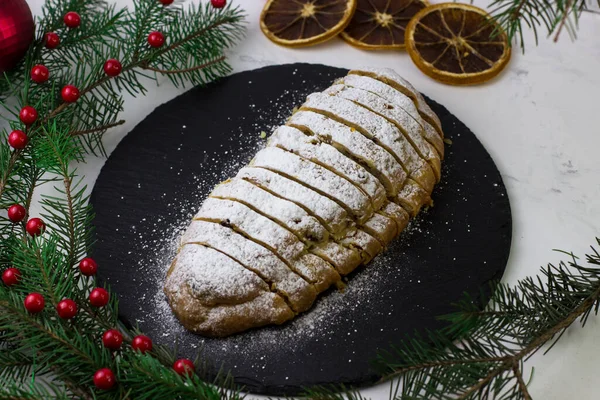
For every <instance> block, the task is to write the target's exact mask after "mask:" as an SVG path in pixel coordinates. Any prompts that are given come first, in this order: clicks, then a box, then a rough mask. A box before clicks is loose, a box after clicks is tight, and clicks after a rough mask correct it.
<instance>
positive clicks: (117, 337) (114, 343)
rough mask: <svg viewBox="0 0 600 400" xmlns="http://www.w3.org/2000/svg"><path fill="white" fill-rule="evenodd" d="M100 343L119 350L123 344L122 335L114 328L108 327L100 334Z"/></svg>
mask: <svg viewBox="0 0 600 400" xmlns="http://www.w3.org/2000/svg"><path fill="white" fill-rule="evenodd" d="M102 344H103V345H104V347H106V348H107V349H111V350H119V349H120V348H121V345H122V344H123V335H122V334H121V332H119V331H118V330H116V329H109V330H107V331H106V332H104V334H103V335H102Z"/></svg>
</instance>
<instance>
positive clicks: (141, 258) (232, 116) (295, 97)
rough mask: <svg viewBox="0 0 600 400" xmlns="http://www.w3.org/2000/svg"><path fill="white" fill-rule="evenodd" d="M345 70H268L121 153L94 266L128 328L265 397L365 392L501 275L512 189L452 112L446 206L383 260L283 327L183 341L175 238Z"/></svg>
mask: <svg viewBox="0 0 600 400" xmlns="http://www.w3.org/2000/svg"><path fill="white" fill-rule="evenodd" d="M346 72H347V71H345V70H342V69H337V68H332V67H327V66H322V65H309V64H293V65H281V66H273V67H266V68H262V69H259V70H254V71H248V72H243V73H239V74H235V75H232V76H230V77H228V78H226V79H222V80H220V81H219V82H217V83H214V84H211V85H209V86H207V87H204V88H195V89H192V90H190V91H189V92H187V93H185V94H183V95H181V96H179V97H178V98H176V99H174V100H172V101H170V102H168V103H167V104H164V105H162V106H160V107H158V108H157V109H156V110H155V111H154V112H152V113H151V114H150V115H149V116H148V117H147V118H146V119H145V120H144V121H142V122H141V123H140V124H139V125H138V126H137V127H135V129H133V131H131V132H130V133H129V134H128V135H127V136H126V137H125V138H124V139H123V141H122V142H121V143H120V144H119V145H118V147H117V148H116V149H115V151H114V152H113V153H112V155H111V156H110V158H109V159H108V161H107V162H106V165H105V166H104V168H103V169H102V172H101V173H100V176H99V178H98V181H97V182H96V185H95V187H94V191H93V195H92V204H93V206H94V208H95V211H96V219H95V226H96V235H97V244H96V246H95V252H94V255H93V256H94V257H95V258H96V260H97V261H98V263H99V265H100V278H101V279H102V280H104V281H106V282H108V283H109V284H110V285H111V287H112V289H113V291H114V292H115V293H116V294H117V295H118V297H119V300H120V315H121V317H122V319H123V320H124V321H125V322H126V323H130V324H133V325H135V324H138V325H139V327H140V328H141V329H142V331H144V332H145V333H146V334H147V335H149V336H150V337H151V338H152V339H153V340H154V341H155V342H156V343H162V344H166V345H169V346H173V345H174V344H175V342H178V348H179V353H180V355H181V356H184V357H188V358H192V359H193V358H194V357H195V356H196V355H197V353H198V351H199V350H200V349H201V348H202V349H203V353H202V359H203V360H204V361H206V362H207V363H208V372H209V374H211V373H215V372H216V371H217V370H218V369H219V368H220V367H221V366H223V368H224V369H225V370H229V371H231V373H232V374H233V376H234V377H235V378H236V381H237V382H238V383H239V384H243V385H245V386H246V388H247V390H249V391H251V392H255V393H264V394H271V395H281V394H287V395H292V394H296V393H298V392H299V391H301V388H302V387H306V386H310V385H314V384H329V383H344V384H347V385H348V384H349V385H357V386H361V385H366V384H370V383H373V382H374V381H376V380H377V378H378V375H377V373H376V372H375V371H374V370H373V369H372V368H371V366H370V361H372V360H373V358H374V357H375V356H376V354H377V352H378V350H380V349H386V348H388V347H389V344H390V343H393V342H397V341H398V340H399V339H400V338H402V337H403V336H404V335H405V334H408V333H411V332H413V331H414V330H415V329H417V330H419V329H426V328H427V329H435V328H437V327H439V326H440V323H439V322H438V321H437V320H436V318H435V317H436V316H439V315H442V314H445V313H448V312H449V311H451V310H452V308H451V306H450V304H451V303H452V302H454V301H456V300H457V299H459V298H460V296H461V294H462V293H463V292H469V293H472V294H477V293H479V288H480V287H481V286H482V285H484V284H486V282H488V281H489V280H491V279H495V278H500V277H501V276H502V274H503V272H504V268H505V266H506V262H507V259H508V254H509V250H510V242H511V228H512V223H511V213H510V205H509V201H508V197H507V194H506V190H505V187H504V185H503V183H502V179H501V177H500V174H499V172H498V170H497V169H496V166H495V165H494V162H493V161H492V159H491V158H490V156H489V154H488V153H487V152H486V150H485V149H484V148H483V146H482V145H481V143H480V142H479V141H478V140H477V138H476V137H475V135H474V134H473V133H472V132H471V131H470V130H469V129H468V128H467V127H466V126H465V125H464V124H463V123H461V122H460V121H459V120H458V119H457V118H456V117H454V116H453V115H452V114H450V113H449V112H448V110H446V109H445V108H444V107H443V106H441V105H439V104H437V103H435V102H434V101H430V104H431V106H432V108H433V109H434V111H436V112H437V114H438V115H439V116H440V118H441V120H442V123H443V126H444V130H445V133H446V137H447V138H450V139H451V140H452V142H453V144H452V145H449V146H447V152H446V159H445V162H444V169H443V173H444V178H443V179H442V182H441V183H440V184H439V186H438V187H437V188H436V189H435V192H434V194H433V198H434V200H435V207H433V208H432V209H431V210H429V211H427V212H425V213H422V215H421V216H420V217H419V218H418V220H416V221H414V223H412V224H411V226H410V227H409V229H408V230H407V231H406V232H404V233H403V235H402V236H401V238H400V239H398V240H397V241H396V243H395V244H394V245H393V246H392V247H391V248H390V249H388V251H387V252H386V253H385V254H384V255H383V256H381V257H380V258H379V259H377V260H376V262H374V263H373V264H371V265H369V266H368V267H366V268H364V269H363V270H361V271H358V272H357V273H355V274H354V276H352V277H351V279H350V282H349V287H348V289H347V291H346V292H345V293H344V294H343V295H342V294H340V293H339V292H334V291H332V292H329V293H327V294H326V295H325V296H324V297H323V298H321V299H320V301H319V302H318V303H317V305H316V307H315V308H314V309H313V310H312V311H311V312H309V313H306V314H305V315H302V316H300V317H299V318H297V319H296V320H295V321H293V322H292V323H290V324H287V325H285V326H283V327H269V328H263V329H257V330H254V331H250V332H246V333H242V334H239V335H236V336H233V337H230V338H225V339H204V338H202V337H200V336H197V335H194V334H191V333H188V332H186V331H185V330H184V329H182V328H181V326H180V325H179V323H178V322H177V320H176V319H174V318H173V317H172V315H171V313H170V310H169V308H168V305H167V304H166V302H165V300H164V296H163V295H162V292H161V285H162V281H163V278H164V274H165V271H166V268H167V266H168V264H169V262H170V260H171V258H172V256H173V254H174V251H175V248H176V242H177V240H176V239H177V235H178V234H179V233H181V229H183V228H185V226H186V225H187V223H188V221H189V219H190V218H191V217H192V215H193V214H194V213H195V212H196V211H197V208H198V206H199V204H200V203H201V201H202V199H204V198H205V196H206V195H207V194H208V192H209V191H210V189H211V188H212V187H213V186H214V185H215V184H217V183H218V182H219V181H220V180H222V179H224V178H226V177H228V176H232V175H233V174H234V173H235V172H236V171H237V170H238V169H239V168H240V167H241V166H242V165H243V164H245V163H246V162H248V161H249V160H250V159H251V157H252V155H253V154H254V153H255V152H256V149H257V148H258V147H259V146H260V145H261V143H263V142H264V140H262V139H260V137H259V136H260V133H261V131H266V132H268V133H270V131H271V129H272V127H273V126H276V125H278V124H281V123H282V122H284V120H285V119H286V118H287V117H288V116H289V115H290V113H291V109H292V108H293V107H294V106H296V105H299V104H301V103H302V102H303V99H304V98H305V97H306V95H307V94H309V93H311V92H313V91H318V90H322V89H324V88H326V87H327V86H328V85H330V84H331V82H332V81H333V80H334V79H335V78H337V77H340V76H343V75H345V74H346Z"/></svg>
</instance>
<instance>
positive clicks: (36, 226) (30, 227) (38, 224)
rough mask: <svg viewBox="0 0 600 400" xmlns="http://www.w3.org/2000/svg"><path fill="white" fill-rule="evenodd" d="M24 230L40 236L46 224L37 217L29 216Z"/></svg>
mask: <svg viewBox="0 0 600 400" xmlns="http://www.w3.org/2000/svg"><path fill="white" fill-rule="evenodd" d="M25 230H26V231H27V233H29V234H30V235H31V236H40V235H41V234H42V233H44V231H45V230H46V224H44V221H42V220H41V219H39V218H31V219H30V220H29V221H27V225H25Z"/></svg>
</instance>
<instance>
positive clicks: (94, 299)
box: [2, 0, 227, 390]
mask: <svg viewBox="0 0 600 400" xmlns="http://www.w3.org/2000/svg"><path fill="white" fill-rule="evenodd" d="M158 1H160V2H161V3H162V4H163V5H165V6H169V5H171V4H172V3H173V1H174V0H158ZM211 4H212V6H213V7H215V8H223V7H225V5H226V4H227V0H211ZM63 22H64V23H65V25H66V26H67V27H68V28H69V29H76V28H78V27H79V26H80V25H81V17H80V16H79V14H77V13H76V12H74V11H70V12H68V13H66V14H65V16H64V18H63ZM147 41H148V44H149V45H150V47H153V48H159V47H161V46H163V45H164V43H165V36H164V35H163V34H162V33H161V32H158V31H154V32H151V33H150V34H149V35H148V39H147ZM44 44H45V46H46V48H47V49H50V50H52V49H56V48H57V47H58V46H59V45H60V36H58V34H56V33H55V32H48V33H46V35H45V36H44ZM122 70H123V66H122V65H121V63H120V62H119V60H117V59H114V58H111V59H109V60H107V61H106V62H105V63H104V73H105V74H106V75H107V76H110V77H116V76H118V75H119V74H120V73H121V72H122ZM30 77H31V80H32V81H33V82H35V83H37V84H43V83H45V82H47V81H48V79H49V78H50V72H49V71H48V68H47V67H46V66H45V65H35V66H34V67H33V68H32V69H31V71H30ZM80 96H81V92H80V90H79V89H78V88H77V87H75V86H73V85H65V86H64V87H63V88H62V90H61V97H62V99H63V101H64V102H65V103H74V102H76V101H77V100H79V97H80ZM19 119H20V120H21V122H22V123H23V124H24V125H25V126H26V127H29V126H30V125H33V124H34V123H35V121H37V119H38V113H37V110H36V109H35V108H34V107H32V106H29V105H27V106H25V107H23V108H22V109H21V111H20V113H19ZM28 142H29V138H28V137H27V134H26V133H25V132H23V131H21V130H14V131H12V132H11V133H10V134H9V136H8V143H9V145H10V146H11V147H12V148H13V149H15V150H21V149H24V148H25V146H27V144H28ZM26 216H27V210H26V209H25V207H23V206H22V205H20V204H13V205H12V206H10V207H9V208H8V218H9V219H10V221H12V222H13V223H19V222H22V221H23V220H24V219H25V217H26ZM45 229H46V225H45V224H44V222H43V221H42V220H41V219H40V218H31V219H30V220H28V221H27V223H26V224H25V230H26V231H27V233H29V235H31V236H32V237H35V236H39V235H41V234H43V233H44V230H45ZM79 270H80V271H81V274H82V275H84V276H93V275H95V274H96V272H97V270H98V265H97V264H96V262H95V261H94V260H93V259H92V258H89V257H87V258H84V259H83V260H81V262H80V263H79ZM20 280H21V271H20V270H19V269H18V268H7V269H6V270H4V272H3V273H2V281H3V282H4V284H5V285H6V286H13V285H17V284H18V283H19V282H20ZM89 302H90V305H92V306H93V307H104V306H106V305H107V304H108V302H109V293H108V292H107V291H106V290H105V289H103V288H99V287H97V288H94V289H92V291H91V292H90V294H89ZM23 303H24V306H25V309H26V310H27V311H28V312H29V313H31V314H37V313H40V312H42V311H43V310H44V308H45V305H46V303H45V300H44V296H42V295H41V294H40V293H30V294H28V295H27V296H26V297H25V300H24V302H23ZM77 310H78V308H77V303H76V302H74V301H73V300H71V299H63V300H61V301H60V302H59V303H58V304H57V305H56V312H57V314H58V316H59V317H60V318H62V319H67V320H68V319H72V318H74V317H75V316H76V315H77ZM102 344H103V345H104V347H106V348H107V349H110V350H119V349H120V348H121V346H122V344H123V334H121V332H119V331H118V330H117V329H109V330H107V331H106V332H104V334H103V335H102ZM131 348H132V349H133V350H135V351H138V352H140V353H141V354H144V353H147V352H149V351H152V340H151V339H150V338H149V337H148V336H144V335H138V336H136V337H134V338H133V340H132V342H131ZM194 369H195V368H194V363H193V362H192V361H191V360H188V359H185V358H182V359H179V360H177V361H175V363H174V364H173V370H174V371H175V372H176V373H177V374H179V375H181V376H191V375H192V374H193V373H194ZM93 381H94V385H95V386H96V387H97V388H98V389H101V390H109V389H112V388H113V386H114V385H115V383H116V377H115V374H114V373H113V372H112V371H111V370H110V369H109V368H102V369H99V370H98V371H96V373H95V374H94V376H93Z"/></svg>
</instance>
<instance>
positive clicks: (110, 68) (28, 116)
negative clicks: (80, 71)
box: [8, 11, 164, 150]
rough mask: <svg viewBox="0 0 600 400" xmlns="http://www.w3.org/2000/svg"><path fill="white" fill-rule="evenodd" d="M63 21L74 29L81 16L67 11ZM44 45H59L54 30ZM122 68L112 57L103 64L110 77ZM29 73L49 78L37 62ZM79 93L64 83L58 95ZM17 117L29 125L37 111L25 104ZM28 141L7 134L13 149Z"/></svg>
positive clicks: (38, 79) (69, 99)
mask: <svg viewBox="0 0 600 400" xmlns="http://www.w3.org/2000/svg"><path fill="white" fill-rule="evenodd" d="M63 22H64V24H65V26H66V27H67V28H69V29H76V28H78V27H79V26H80V25H81V17H80V16H79V14H77V13H76V12H74V11H69V12H68V13H66V14H65V15H64V17H63ZM163 41H164V39H163ZM44 45H45V46H46V48H47V49H50V50H52V49H56V48H57V47H58V46H59V45H60V36H58V34H57V33H55V32H48V33H46V34H45V35H44ZM122 69H123V67H122V66H121V63H120V62H119V61H118V60H116V59H114V58H111V59H110V60H107V61H106V63H105V64H104V72H105V73H106V75H108V76H110V77H115V76H117V75H119V74H120V73H121V71H122ZM29 75H30V77H31V80H32V81H33V82H35V83H38V84H43V83H45V82H47V81H48V79H49V78H50V71H49V70H48V67H46V66H45V65H41V64H38V65H34V66H33V68H31V71H30V74H29ZM81 94H82V93H81V92H80V90H79V88H77V87H76V86H73V85H65V86H64V87H63V88H62V90H61V92H60V96H61V98H62V100H63V101H64V102H65V103H74V102H76V101H77V100H79V97H80V96H81ZM19 119H20V120H21V122H22V123H23V124H24V125H25V126H26V127H29V126H31V125H33V124H34V123H35V121H37V119H38V112H37V110H36V109H35V108H34V107H32V106H29V105H27V106H25V107H23V108H22V109H21V112H20V113H19ZM28 142H29V138H28V137H27V134H26V133H25V132H24V131H22V130H18V129H17V130H14V131H12V132H11V133H10V134H9V135H8V144H9V145H10V146H11V147H12V148H13V149H15V150H22V149H24V148H25V146H27V143H28Z"/></svg>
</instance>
